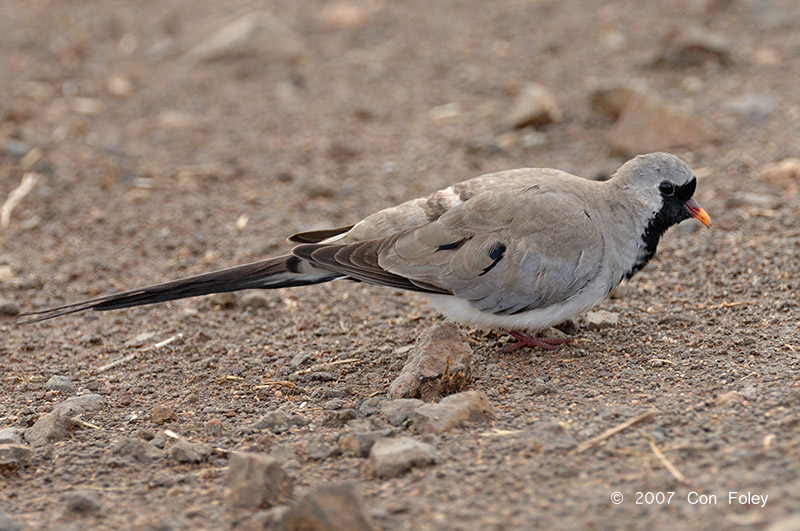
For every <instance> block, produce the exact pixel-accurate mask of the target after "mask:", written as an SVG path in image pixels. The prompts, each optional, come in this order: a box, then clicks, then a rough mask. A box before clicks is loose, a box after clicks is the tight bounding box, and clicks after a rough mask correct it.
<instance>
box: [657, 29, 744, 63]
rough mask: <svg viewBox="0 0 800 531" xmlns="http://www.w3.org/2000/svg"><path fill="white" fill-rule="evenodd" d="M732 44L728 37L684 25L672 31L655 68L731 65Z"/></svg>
mask: <svg viewBox="0 0 800 531" xmlns="http://www.w3.org/2000/svg"><path fill="white" fill-rule="evenodd" d="M730 48H731V44H730V41H729V40H728V38H727V37H725V36H723V35H720V34H718V33H712V32H710V31H708V30H707V29H705V28H703V27H700V26H693V25H682V26H680V27H678V28H676V29H675V30H673V31H672V33H671V34H670V36H669V37H668V39H667V41H666V43H665V45H664V47H663V50H662V51H661V53H660V54H659V55H658V57H657V58H656V59H655V61H654V64H655V66H666V67H686V66H696V65H702V64H705V63H708V62H712V63H719V64H722V65H728V64H730V63H731V51H730Z"/></svg>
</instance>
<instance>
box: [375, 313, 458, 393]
mask: <svg viewBox="0 0 800 531" xmlns="http://www.w3.org/2000/svg"><path fill="white" fill-rule="evenodd" d="M471 381H472V348H471V347H470V346H469V343H467V340H466V337H465V336H464V334H463V332H461V330H460V329H459V328H458V326H457V325H455V324H454V323H451V322H449V321H445V322H443V323H440V324H437V325H434V326H432V327H431V328H429V329H427V330H425V331H424V332H422V334H420V336H419V338H417V341H416V342H415V343H414V346H413V348H412V349H411V352H410V353H409V355H408V359H407V361H406V364H405V366H404V367H403V369H402V370H401V371H400V374H399V375H398V377H397V378H396V379H395V380H394V381H393V382H392V384H391V385H390V386H389V392H388V393H387V394H388V396H389V398H422V399H423V400H434V399H436V398H439V397H440V396H442V395H443V394H450V393H453V392H455V391H458V390H461V389H463V388H464V387H466V386H467V385H468V384H469V383H470V382H471Z"/></svg>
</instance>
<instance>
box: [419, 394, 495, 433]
mask: <svg viewBox="0 0 800 531" xmlns="http://www.w3.org/2000/svg"><path fill="white" fill-rule="evenodd" d="M493 415H494V408H493V407H492V403H491V402H490V401H489V397H487V396H486V395H485V394H484V393H482V392H480V391H465V392H463V393H458V394H455V395H450V396H448V397H446V398H443V399H442V400H441V402H439V403H438V404H425V405H423V406H420V407H419V408H417V409H416V410H415V411H414V412H413V413H412V414H411V415H410V416H409V418H408V420H409V422H410V423H411V428H412V429H413V430H414V431H415V432H417V433H436V434H441V433H444V432H446V431H448V430H451V429H453V428H456V427H458V426H461V425H462V424H464V423H465V422H485V421H487V420H489V419H490V418H491V417H492V416H493Z"/></svg>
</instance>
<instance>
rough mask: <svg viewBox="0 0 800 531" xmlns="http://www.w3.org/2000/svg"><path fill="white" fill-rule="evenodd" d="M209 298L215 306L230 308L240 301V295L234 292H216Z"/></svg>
mask: <svg viewBox="0 0 800 531" xmlns="http://www.w3.org/2000/svg"><path fill="white" fill-rule="evenodd" d="M208 300H209V301H210V302H211V304H213V305H214V306H219V307H220V308H225V309H230V308H235V307H236V305H237V303H238V302H239V295H238V294H236V293H233V292H226V293H215V294H213V295H211V296H209V297H208Z"/></svg>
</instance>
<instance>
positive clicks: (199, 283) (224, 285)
mask: <svg viewBox="0 0 800 531" xmlns="http://www.w3.org/2000/svg"><path fill="white" fill-rule="evenodd" d="M301 269H302V271H301ZM342 276H343V275H342V274H340V273H335V272H332V271H327V270H325V269H321V268H317V267H314V266H311V265H310V264H307V263H301V262H300V261H299V260H298V259H297V258H296V257H293V256H291V255H285V256H278V257H276V258H270V259H267V260H262V261H260V262H253V263H250V264H244V265H240V266H235V267H230V268H227V269H220V270H218V271H212V272H211V273H203V274H201V275H195V276H191V277H186V278H182V279H179V280H172V281H170V282H164V283H162V284H155V285H153V286H147V287H144V288H137V289H132V290H129V291H123V292H121V293H115V294H113V295H106V296H103V297H97V298H94V299H89V300H85V301H80V302H74V303H71V304H65V305H63V306H58V307H55V308H47V309H44V310H38V311H34V312H28V313H24V314H22V316H23V317H24V316H36V317H34V318H32V319H28V320H25V321H22V322H20V323H19V324H27V323H35V322H38V321H45V320H47V319H52V318H54V317H58V316H60V315H66V314H70V313H76V312H82V311H85V310H95V311H106V310H117V309H120V308H130V307H132V306H142V305H146V304H156V303H159V302H167V301H172V300H177V299H184V298H187V297H196V296H198V295H209V294H211V293H224V292H229V291H239V290H243V289H275V288H288V287H294V286H307V285H309V284H319V283H321V282H328V281H331V280H335V279H337V278H341V277H342Z"/></svg>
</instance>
